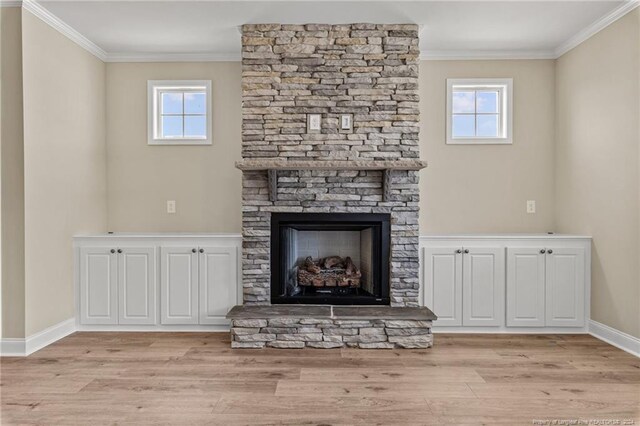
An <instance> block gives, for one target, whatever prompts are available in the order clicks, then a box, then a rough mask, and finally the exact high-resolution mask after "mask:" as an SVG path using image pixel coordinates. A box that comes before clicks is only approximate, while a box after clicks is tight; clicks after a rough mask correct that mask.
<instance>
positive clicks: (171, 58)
mask: <svg viewBox="0 0 640 426" xmlns="http://www.w3.org/2000/svg"><path fill="white" fill-rule="evenodd" d="M241 59H242V57H241V55H240V53H239V52H238V53H142V52H141V53H135V52H134V53H107V55H106V57H105V58H104V59H103V60H104V61H105V62H239V61H240V60H241Z"/></svg>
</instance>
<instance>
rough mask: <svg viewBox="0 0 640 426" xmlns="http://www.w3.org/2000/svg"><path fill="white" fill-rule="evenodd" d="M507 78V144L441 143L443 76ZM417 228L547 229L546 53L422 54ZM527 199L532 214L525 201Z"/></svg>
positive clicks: (550, 90) (549, 100)
mask: <svg viewBox="0 0 640 426" xmlns="http://www.w3.org/2000/svg"><path fill="white" fill-rule="evenodd" d="M473 77H486V78H490V77H493V78H500V77H511V78H513V91H514V119H513V129H514V131H513V145H480V146H470V145H446V144H445V104H446V79H447V78H473ZM420 116H421V121H422V123H421V125H422V129H421V133H420V151H421V157H422V158H423V159H425V160H427V162H428V163H429V166H428V167H427V168H426V169H425V170H423V171H422V172H421V175H420V178H421V181H420V198H421V199H420V233H421V234H438V233H451V232H453V233H462V232H471V233H481V232H546V231H550V230H553V229H554V210H553V193H554V187H553V186H554V167H553V164H554V159H553V156H554V152H553V142H554V61H553V60H515V61H423V62H421V65H420ZM527 200H535V201H536V208H537V209H536V210H537V212H536V213H535V214H527V213H526V201H527Z"/></svg>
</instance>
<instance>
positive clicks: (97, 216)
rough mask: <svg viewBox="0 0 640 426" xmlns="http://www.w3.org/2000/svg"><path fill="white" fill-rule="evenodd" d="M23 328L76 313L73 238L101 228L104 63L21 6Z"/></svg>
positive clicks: (43, 325)
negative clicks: (23, 175) (23, 189)
mask: <svg viewBox="0 0 640 426" xmlns="http://www.w3.org/2000/svg"><path fill="white" fill-rule="evenodd" d="M22 33H23V68H24V70H23V79H24V129H25V131H24V159H25V256H26V259H25V269H26V301H25V303H26V315H25V316H26V335H27V336H29V335H31V334H33V333H35V332H38V331H40V330H42V329H44V328H46V327H49V326H51V325H54V324H57V323H59V322H60V321H63V320H66V319H68V318H71V317H73V316H74V312H75V310H74V295H73V272H72V271H73V258H72V249H71V238H72V236H73V235H75V234H79V233H93V232H104V231H105V229H106V223H107V219H106V212H107V205H106V149H105V133H106V131H105V64H104V63H103V62H102V61H100V60H99V59H97V58H96V57H95V56H93V55H91V54H90V53H88V52H87V51H86V50H84V49H82V48H81V47H79V46H78V45H77V44H75V43H74V42H72V41H71V40H69V39H68V38H66V37H65V36H63V35H62V34H60V33H59V32H58V31H56V30H54V29H53V28H51V27H49V26H48V25H47V24H45V23H44V22H42V21H41V20H40V19H38V18H36V17H34V16H33V15H31V14H30V13H29V12H27V11H23V22H22Z"/></svg>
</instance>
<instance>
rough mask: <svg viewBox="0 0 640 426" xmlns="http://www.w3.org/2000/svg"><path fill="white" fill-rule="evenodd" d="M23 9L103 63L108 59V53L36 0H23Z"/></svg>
mask: <svg viewBox="0 0 640 426" xmlns="http://www.w3.org/2000/svg"><path fill="white" fill-rule="evenodd" d="M22 8H23V9H25V10H28V11H29V12H31V14H32V15H34V16H36V17H38V18H40V19H41V20H42V21H43V22H45V23H46V24H49V26H51V27H52V28H53V29H55V30H58V32H60V33H62V34H63V35H64V36H66V37H67V38H69V39H70V40H71V41H73V42H74V43H76V44H77V45H78V46H80V47H82V48H83V49H85V50H86V51H88V52H89V53H91V54H92V55H94V56H95V57H97V58H98V59H100V60H102V61H104V60H105V59H106V57H107V52H105V51H104V50H102V49H101V48H100V47H98V45H96V44H95V43H93V42H92V41H91V40H89V39H88V38H86V37H85V36H83V35H82V34H80V33H79V32H78V31H76V30H74V29H73V28H71V27H70V26H69V25H67V24H66V23H64V22H63V21H62V20H61V19H60V18H58V17H57V16H55V15H54V14H52V13H51V12H49V11H48V10H47V9H45V8H44V7H42V6H41V5H40V4H39V3H38V2H37V1H36V0H23V1H22Z"/></svg>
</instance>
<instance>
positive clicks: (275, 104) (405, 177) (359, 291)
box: [230, 24, 433, 347]
mask: <svg viewBox="0 0 640 426" xmlns="http://www.w3.org/2000/svg"><path fill="white" fill-rule="evenodd" d="M418 56H419V49H418V27H417V26H416V25H413V24H406V25H405V24H403V25H397V24H393V25H380V24H343V25H324V24H307V25H280V24H251V25H244V26H243V27H242V85H243V99H242V101H243V103H242V112H243V116H242V157H243V160H242V161H240V162H238V164H237V167H238V168H239V169H241V170H242V172H243V178H242V203H243V205H242V212H243V217H242V224H243V271H242V278H243V298H244V306H245V308H244V309H245V310H246V309H248V307H250V306H258V308H256V309H255V310H254V311H255V312H259V314H256V315H263V316H264V315H265V313H268V312H279V314H280V317H278V318H272V319H276V320H278V321H276V322H274V324H275V323H278V324H283V323H286V322H287V321H294V322H292V323H291V324H298V325H300V324H301V323H300V322H299V321H300V318H297V321H298V322H297V323H296V322H295V321H296V318H290V317H287V315H286V314H285V311H284V310H282V309H275V307H274V308H273V309H271V310H269V309H268V306H265V307H263V305H271V304H274V305H275V304H283V303H284V304H310V305H315V304H327V305H337V304H340V305H342V304H347V305H357V304H367V305H388V306H387V312H390V311H388V309H390V307H393V308H406V309H405V310H404V311H402V312H404V313H405V314H407V313H409V312H412V314H411V315H410V316H411V317H412V318H406V317H403V316H402V315H401V313H400V311H398V310H396V311H394V312H395V313H394V314H393V315H391V316H389V318H388V320H389V321H396V322H395V323H394V325H393V326H394V327H396V326H398V324H400V323H398V322H397V321H398V320H399V319H400V320H406V321H405V323H402V324H404V326H406V327H404V328H406V329H407V330H409V329H413V330H410V331H406V333H407V335H408V336H411V339H409V340H411V341H419V342H420V343H419V344H418V347H424V346H428V345H430V341H431V340H430V339H427V338H426V337H425V336H426V335H429V337H430V319H432V318H431V317H430V319H429V320H426V317H425V318H423V317H422V316H420V315H419V312H423V311H421V309H426V308H419V309H417V307H418V305H419V303H418V298H419V280H418V275H419V273H418V271H419V262H418V202H419V191H418V179H419V176H418V171H419V170H420V169H421V168H423V167H425V163H424V162H423V161H421V160H420V159H419V151H418V135H419V124H418V123H419V107H418ZM310 115H319V116H320V129H318V130H316V129H313V128H311V126H310V124H309V123H310ZM316 117H317V116H316ZM345 118H346V119H347V122H348V123H350V126H344V125H343V124H344V120H345ZM358 216H359V217H360V218H361V219H362V220H361V221H360V222H361V223H358V220H357V217H358ZM308 308H309V309H307V310H304V307H301V308H297V310H296V312H297V313H298V315H302V314H303V313H307V314H309V313H313V312H320V311H317V309H321V308H320V307H319V308H317V309H316V310H313V309H311V308H312V307H311V306H309V307H308ZM409 308H416V309H409ZM300 309H303V310H300ZM352 309H355V308H352ZM289 312H291V311H289ZM322 312H324V314H322V315H320V317H318V315H319V314H318V315H316V317H315V318H308V317H307V319H306V322H305V324H307V323H313V322H314V321H317V322H316V323H315V324H316V326H314V327H316V328H318V329H320V331H322V330H321V329H322V327H320V325H319V324H329V323H328V322H331V323H332V324H334V323H333V321H336V319H335V318H333V317H332V316H333V311H328V312H330V313H331V315H330V317H329V318H326V315H325V314H326V312H327V311H322ZM342 312H343V313H344V312H345V311H342ZM364 312H365V311H364V310H360V311H356V312H355V314H358V313H364ZM373 312H375V313H376V315H375V316H374V317H371V318H369V317H370V316H371V315H372V313H373ZM366 313H367V315H368V316H367V318H365V319H362V321H363V322H362V324H360V326H362V327H364V328H380V327H382V328H383V329H385V328H386V327H385V322H384V321H385V317H384V313H383V311H381V310H378V311H371V310H370V308H369V310H367V311H366ZM236 314H237V311H236ZM396 315H400V316H396ZM430 315H431V316H432V315H433V314H432V313H430ZM347 316H348V317H349V318H352V317H353V316H354V312H352V311H349V312H348V315H347ZM355 316H356V317H357V315H355ZM250 317H251V318H247V317H246V316H244V317H238V316H235V317H234V316H233V315H231V316H230V318H232V319H233V321H234V330H236V329H237V330H236V331H235V334H234V336H235V337H234V343H236V345H235V346H236V347H243V346H249V347H256V346H260V345H259V344H257V343H261V344H262V345H263V346H264V344H265V342H268V343H269V346H285V347H294V346H295V345H293V346H292V344H286V345H282V344H281V345H277V344H275V343H274V342H276V341H278V340H280V339H278V337H277V336H278V333H271V332H270V331H282V329H283V327H269V325H270V324H271V319H268V318H264V317H259V318H256V317H255V315H250ZM285 317H286V318H285ZM414 317H415V318H414ZM287 318H289V319H288V320H287ZM374 320H375V321H381V322H376V323H375V325H374V323H372V322H370V321H374ZM414 320H415V321H418V322H419V323H420V324H418V325H419V327H414V326H411V324H410V323H411V321H414ZM236 321H240V322H239V323H238V324H236ZM242 321H249V322H245V323H242ZM251 321H254V322H253V324H254V325H258V326H257V327H246V325H247V324H250V323H251ZM265 321H266V322H265ZM327 321H328V322H327ZM349 321H353V319H351V320H349ZM421 321H422V322H421ZM427 322H428V323H429V324H428V327H427V324H426V323H427ZM241 324H245V326H243V325H241ZM334 325H335V324H334ZM414 325H415V324H414ZM263 326H264V327H263ZM241 328H250V329H254V330H253V332H250V331H247V330H244V331H238V330H239V329H241ZM256 328H257V329H258V331H257V332H255V331H256V330H255V329H256ZM269 328H273V330H268V329H269ZM284 328H286V327H284ZM298 328H304V329H307V328H309V327H290V329H298ZM326 328H327V329H328V328H330V327H329V326H327V327H326ZM399 328H401V329H403V326H401V327H399ZM416 328H420V329H421V331H420V332H417V331H416ZM263 329H267V330H266V331H265V330H263ZM425 330H426V331H428V332H429V333H427V332H426V331H425ZM378 331H379V330H378ZM254 332H255V333H254ZM394 333H395V334H394ZM252 334H264V335H270V336H271V335H273V337H264V336H262V337H261V336H257V337H246V336H251V335H252ZM282 334H283V335H284V334H286V333H282ZM291 334H296V333H291ZM324 334H326V333H324ZM392 334H393V335H394V336H398V335H402V333H401V332H398V331H397V330H396V331H393V332H392ZM356 335H359V332H356ZM383 335H384V339H382V337H380V336H381V335H376V336H378V337H376V338H371V337H369V338H366V339H365V338H362V339H360V340H363V343H365V342H364V341H366V343H376V344H377V343H380V344H381V345H378V346H380V347H389V346H391V347H393V346H394V344H390V343H389V340H388V339H387V335H386V334H385V333H383ZM335 336H338V337H339V336H341V335H340V334H337V335H333V336H330V335H328V334H327V335H325V338H329V337H331V338H330V339H328V340H323V339H322V336H320V337H321V339H320V341H317V340H312V341H310V342H320V343H323V342H331V343H332V345H328V344H327V345H317V344H316V345H307V346H317V347H335V346H336V345H338V340H339V342H340V344H342V345H343V344H345V343H346V342H345V341H344V340H343V339H342V338H340V339H337V338H336V337H335ZM415 336H422V337H415ZM313 338H314V339H317V338H318V337H313ZM252 339H258V340H252ZM260 339H262V340H260ZM287 339H289V338H287ZM300 339H301V340H295V339H293V340H291V341H297V342H300V341H302V342H303V343H304V341H303V340H302V338H300ZM347 340H349V339H347ZM351 340H353V339H351ZM287 341H289V340H287ZM355 341H359V339H355ZM427 341H428V342H429V343H426V342H427ZM241 343H244V344H241ZM357 343H358V342H355V343H354V344H356V345H357ZM382 343H385V344H384V345H382ZM296 345H297V344H296ZM302 346H304V344H303V345H302ZM338 346H339V345H338ZM395 346H398V344H396V345H395ZM400 346H401V344H400ZM409 346H411V345H409Z"/></svg>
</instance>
